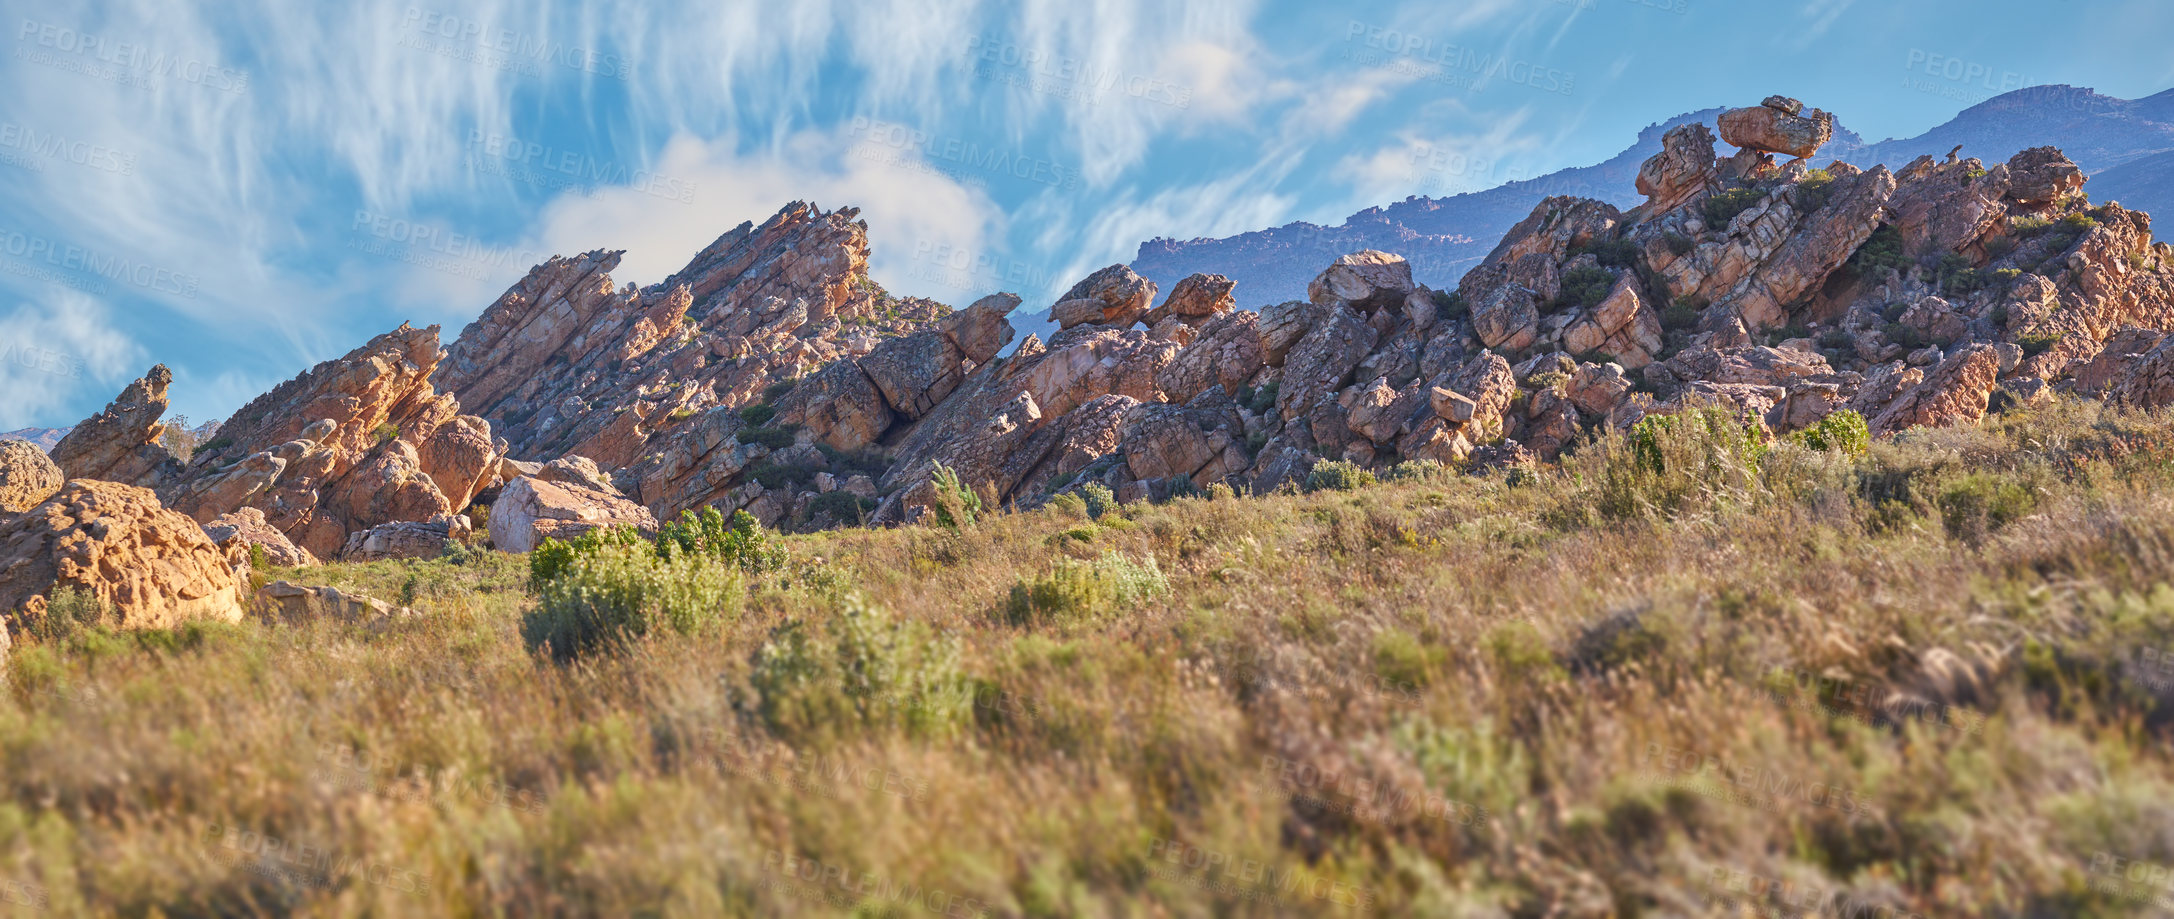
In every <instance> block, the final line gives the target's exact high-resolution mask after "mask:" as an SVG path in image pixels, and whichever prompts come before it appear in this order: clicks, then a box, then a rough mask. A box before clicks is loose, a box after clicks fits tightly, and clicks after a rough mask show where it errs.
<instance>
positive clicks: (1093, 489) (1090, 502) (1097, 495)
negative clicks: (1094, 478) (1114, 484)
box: [1079, 482, 1117, 520]
mask: <svg viewBox="0 0 2174 919" xmlns="http://www.w3.org/2000/svg"><path fill="white" fill-rule="evenodd" d="M1079 498H1080V501H1081V502H1083V503H1084V504H1085V505H1086V506H1087V518H1088V519H1090V520H1100V519H1102V515H1104V514H1107V513H1109V512H1111V511H1113V510H1116V509H1117V493H1116V492H1113V491H1110V487H1109V486H1108V485H1104V484H1102V483H1100V482H1089V483H1087V484H1085V485H1082V486H1080V487H1079Z"/></svg>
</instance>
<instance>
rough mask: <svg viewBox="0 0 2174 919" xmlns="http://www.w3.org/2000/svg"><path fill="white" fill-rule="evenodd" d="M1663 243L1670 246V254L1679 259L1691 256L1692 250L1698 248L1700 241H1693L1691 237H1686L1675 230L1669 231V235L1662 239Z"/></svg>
mask: <svg viewBox="0 0 2174 919" xmlns="http://www.w3.org/2000/svg"><path fill="white" fill-rule="evenodd" d="M1662 241H1663V242H1665V243H1666V244H1667V245H1668V251H1669V252H1671V253H1673V254H1675V255H1677V256H1679V257H1680V256H1685V255H1690V254H1691V250H1693V249H1696V248H1698V240H1695V239H1692V238H1691V237H1689V236H1685V235H1684V234H1682V233H1678V232H1676V231H1674V230H1670V231H1668V235H1667V236H1665V237H1662Z"/></svg>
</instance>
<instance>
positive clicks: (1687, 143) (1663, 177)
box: [1638, 121, 1719, 215]
mask: <svg viewBox="0 0 2174 919" xmlns="http://www.w3.org/2000/svg"><path fill="white" fill-rule="evenodd" d="M1718 176H1719V172H1718V170H1716V169H1715V167H1714V135H1713V132H1712V131H1708V130H1706V126H1705V125H1704V124H1701V123H1699V122H1696V121H1693V122H1690V123H1687V124H1679V125H1677V126H1675V127H1673V128H1670V129H1668V133H1667V134H1664V135H1662V136H1661V152H1659V153H1656V154H1654V155H1653V156H1651V157H1649V158H1647V160H1646V161H1645V162H1644V163H1643V164H1640V165H1639V167H1638V193H1639V194H1641V195H1645V196H1646V204H1645V210H1646V212H1647V213H1649V214H1653V215H1660V214H1666V213H1668V212H1670V211H1673V210H1675V209H1676V208H1679V207H1682V206H1683V205H1685V204H1688V203H1690V202H1691V201H1692V200H1694V199H1696V198H1698V197H1699V196H1700V195H1703V194H1705V192H1706V190H1707V189H1708V188H1711V187H1712V186H1713V184H1714V181H1715V180H1716V178H1718Z"/></svg>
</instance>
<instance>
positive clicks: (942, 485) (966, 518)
mask: <svg viewBox="0 0 2174 919" xmlns="http://www.w3.org/2000/svg"><path fill="white" fill-rule="evenodd" d="M929 479H930V481H932V482H934V483H935V485H936V506H935V512H936V525H937V526H941V527H947V528H949V529H953V530H957V529H963V528H966V527H970V526H973V525H974V518H975V517H976V516H977V515H979V514H980V513H981V509H982V508H981V496H980V495H978V494H975V493H974V490H973V489H972V488H969V487H967V486H966V483H964V482H961V481H959V473H958V471H957V470H955V469H952V468H951V467H949V466H946V465H944V464H942V463H935V464H932V465H931V466H930V468H929Z"/></svg>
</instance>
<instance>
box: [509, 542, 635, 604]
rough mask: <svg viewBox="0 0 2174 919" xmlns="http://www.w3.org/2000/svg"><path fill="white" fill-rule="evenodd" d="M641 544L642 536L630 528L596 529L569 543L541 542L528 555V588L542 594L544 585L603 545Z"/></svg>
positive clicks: (602, 547) (594, 552) (600, 548)
mask: <svg viewBox="0 0 2174 919" xmlns="http://www.w3.org/2000/svg"><path fill="white" fill-rule="evenodd" d="M642 544H643V543H642V534H640V533H637V532H635V530H634V528H633V527H630V526H612V527H598V528H596V529H593V530H589V531H587V532H585V533H582V534H580V535H578V536H575V537H574V538H573V539H571V540H563V541H562V540H558V539H545V540H544V541H543V542H542V543H541V544H540V545H538V546H537V547H536V548H535V549H534V550H533V551H531V552H529V554H528V589H529V590H531V591H534V592H537V593H541V592H543V588H544V585H545V584H549V583H551V581H552V580H553V579H555V578H557V577H558V576H559V575H560V574H563V573H565V571H566V570H567V569H568V568H571V567H573V564H574V561H575V560H576V559H579V558H584V557H587V556H590V555H594V554H596V553H597V552H598V551H601V550H602V549H604V548H605V547H607V546H638V545H642Z"/></svg>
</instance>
